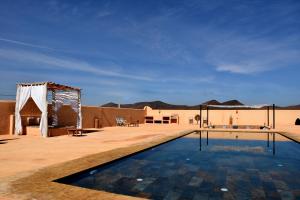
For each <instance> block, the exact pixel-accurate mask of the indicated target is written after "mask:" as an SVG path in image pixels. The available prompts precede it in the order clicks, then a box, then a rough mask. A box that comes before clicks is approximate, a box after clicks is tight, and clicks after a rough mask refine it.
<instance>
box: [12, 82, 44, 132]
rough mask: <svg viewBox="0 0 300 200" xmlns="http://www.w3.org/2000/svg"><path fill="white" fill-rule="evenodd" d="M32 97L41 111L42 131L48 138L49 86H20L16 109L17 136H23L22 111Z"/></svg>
mask: <svg viewBox="0 0 300 200" xmlns="http://www.w3.org/2000/svg"><path fill="white" fill-rule="evenodd" d="M29 97H32V99H33V101H34V102H35V103H36V105H37V107H38V108H39V109H40V110H41V112H42V116H41V122H40V130H41V133H42V135H43V136H44V137H47V136H48V110H47V108H48V103H47V85H46V84H44V85H38V86H20V85H18V88H17V95H16V108H15V134H17V135H20V134H22V120H21V115H20V111H21V110H22V108H23V107H24V105H25V104H26V102H27V101H28V99H29Z"/></svg>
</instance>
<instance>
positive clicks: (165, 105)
mask: <svg viewBox="0 0 300 200" xmlns="http://www.w3.org/2000/svg"><path fill="white" fill-rule="evenodd" d="M200 105H204V106H205V105H230V106H234V105H244V104H243V103H241V102H240V101H238V100H229V101H225V102H219V101H217V100H215V99H213V100H210V101H206V102H204V103H202V104H198V105H194V106H188V105H174V104H168V103H165V102H163V101H149V102H137V103H133V104H121V105H120V106H121V108H135V109H143V108H144V107H145V106H149V107H151V108H152V109H165V110H197V109H199V106H200ZM101 107H114V108H117V107H118V104H116V103H113V102H109V103H106V104H103V105H101Z"/></svg>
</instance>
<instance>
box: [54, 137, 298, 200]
mask: <svg viewBox="0 0 300 200" xmlns="http://www.w3.org/2000/svg"><path fill="white" fill-rule="evenodd" d="M245 134H253V136H254V137H256V136H257V137H260V138H263V139H265V140H261V139H260V140H243V139H240V138H243V136H245ZM207 135H208V138H207V137H206V136H207ZM224 135H226V138H223V136H224ZM210 137H211V138H210ZM213 137H221V138H219V139H213ZM222 138H223V139H222ZM267 138H268V137H267V134H266V133H256V134H254V133H214V132H209V133H206V132H202V133H201V135H200V134H199V133H192V134H189V135H187V136H185V137H181V138H178V139H176V140H173V141H170V142H168V143H165V144H162V145H160V146H157V147H154V148H151V149H149V150H146V151H143V152H141V153H138V154H135V155H132V156H130V157H127V158H124V159H121V160H117V161H115V162H112V163H110V164H107V165H103V166H99V167H97V168H94V169H91V170H86V171H84V172H81V173H78V174H75V175H71V176H69V177H65V178H62V179H60V180H58V182H60V183H65V184H71V185H74V186H79V187H84V188H90V189H94V190H104V191H107V192H112V193H118V194H124V195H129V196H136V197H145V198H149V199H172V200H173V199H174V200H175V199H180V200H182V199H193V200H194V199H300V178H299V177H300V144H298V143H295V142H293V141H290V140H288V141H279V140H280V139H282V138H283V137H282V136H280V135H278V134H276V135H275V140H274V142H273V134H269V139H270V141H269V143H268V141H267ZM273 145H274V148H273Z"/></svg>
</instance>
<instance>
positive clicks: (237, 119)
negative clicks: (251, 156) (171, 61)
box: [147, 107, 300, 127]
mask: <svg viewBox="0 0 300 200" xmlns="http://www.w3.org/2000/svg"><path fill="white" fill-rule="evenodd" d="M199 113H200V111H199V110H152V109H151V108H149V107H148V108H147V116H153V117H154V119H162V117H163V116H171V115H178V116H179V124H189V120H190V119H193V123H194V124H196V123H197V122H196V121H195V116H196V115H197V114H198V115H199ZM230 116H231V117H232V120H233V125H264V124H265V125H267V121H268V120H267V119H268V116H267V110H209V117H208V118H209V123H211V124H212V125H229V119H230ZM206 118H207V111H206V110H202V120H203V119H204V120H206ZM297 118H300V110H276V111H275V125H276V127H284V126H294V125H295V121H296V119H297ZM269 125H273V112H272V110H270V112H269Z"/></svg>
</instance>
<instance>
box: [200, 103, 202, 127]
mask: <svg viewBox="0 0 300 200" xmlns="http://www.w3.org/2000/svg"><path fill="white" fill-rule="evenodd" d="M199 118H200V119H199V121H200V128H202V125H201V124H202V105H200V117H199Z"/></svg>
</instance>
